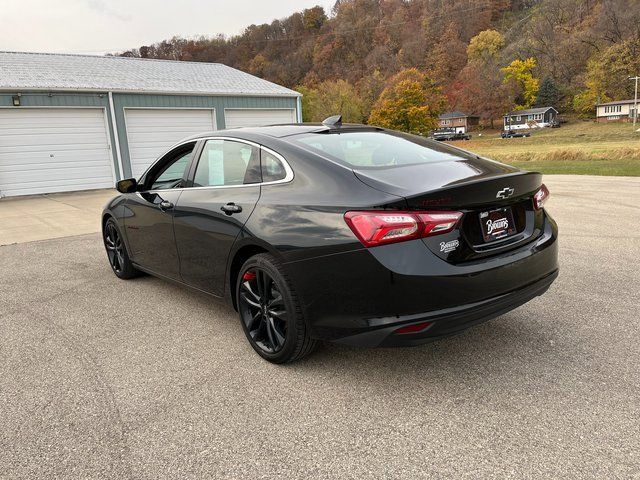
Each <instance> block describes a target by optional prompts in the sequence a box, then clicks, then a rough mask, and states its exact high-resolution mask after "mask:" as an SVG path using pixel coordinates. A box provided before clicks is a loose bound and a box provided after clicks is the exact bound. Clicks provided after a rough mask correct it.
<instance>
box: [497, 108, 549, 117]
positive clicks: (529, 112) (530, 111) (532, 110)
mask: <svg viewBox="0 0 640 480" xmlns="http://www.w3.org/2000/svg"><path fill="white" fill-rule="evenodd" d="M550 108H553V107H540V108H530V109H528V110H515V111H513V112H509V113H507V114H505V115H503V116H504V117H508V116H509V115H512V116H513V115H521V116H522V115H535V114H536V113H544V112H546V111H547V110H549V109H550ZM553 109H554V110H556V109H555V108H553ZM556 112H557V110H556Z"/></svg>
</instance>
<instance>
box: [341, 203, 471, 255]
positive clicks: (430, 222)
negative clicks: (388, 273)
mask: <svg viewBox="0 0 640 480" xmlns="http://www.w3.org/2000/svg"><path fill="white" fill-rule="evenodd" d="M460 217H462V213H461V212H411V211H408V212H406V211H389V210H375V211H365V212H347V213H345V214H344V220H345V222H347V225H349V228H351V230H352V231H353V233H355V235H356V237H358V240H360V241H361V242H362V244H363V245H364V246H365V247H375V246H376V245H383V244H387V243H396V242H404V241H406V240H413V239H416V238H423V237H428V236H431V235H439V234H441V233H447V232H450V231H451V230H453V229H454V228H455V226H456V224H457V223H458V220H460Z"/></svg>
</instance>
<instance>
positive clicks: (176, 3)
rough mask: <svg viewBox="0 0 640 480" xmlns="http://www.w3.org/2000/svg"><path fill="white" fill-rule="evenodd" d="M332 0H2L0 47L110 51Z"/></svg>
mask: <svg viewBox="0 0 640 480" xmlns="http://www.w3.org/2000/svg"><path fill="white" fill-rule="evenodd" d="M334 3H335V1H334V0H258V1H256V0H254V1H250V0H226V1H223V0H172V1H163V0H0V51H1V50H8V51H25V52H52V53H78V54H104V53H114V52H119V51H124V50H128V49H131V48H136V47H140V46H141V45H149V44H151V43H154V42H158V41H160V40H164V39H166V38H171V37H173V36H175V35H180V36H185V37H191V36H198V35H214V34H218V33H224V34H227V35H233V34H237V33H240V32H241V31H242V29H243V28H244V27H246V26H248V25H251V24H252V23H255V24H260V23H270V22H271V20H273V19H275V18H282V17H286V16H288V15H290V14H291V13H293V12H295V11H299V10H302V9H304V8H309V7H312V6H314V5H321V6H323V7H324V8H325V10H326V11H327V13H328V12H329V11H330V9H331V7H332V6H333V4H334Z"/></svg>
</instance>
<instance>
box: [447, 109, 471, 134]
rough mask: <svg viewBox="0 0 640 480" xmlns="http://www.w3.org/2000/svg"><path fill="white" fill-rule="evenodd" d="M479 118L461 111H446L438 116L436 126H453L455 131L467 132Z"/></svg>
mask: <svg viewBox="0 0 640 480" xmlns="http://www.w3.org/2000/svg"><path fill="white" fill-rule="evenodd" d="M479 120H480V118H479V117H477V116H475V115H469V114H467V113H462V112H447V113H443V114H442V115H440V116H439V117H438V128H453V129H455V132H456V133H467V132H468V131H469V130H471V127H473V126H476V125H478V122H479Z"/></svg>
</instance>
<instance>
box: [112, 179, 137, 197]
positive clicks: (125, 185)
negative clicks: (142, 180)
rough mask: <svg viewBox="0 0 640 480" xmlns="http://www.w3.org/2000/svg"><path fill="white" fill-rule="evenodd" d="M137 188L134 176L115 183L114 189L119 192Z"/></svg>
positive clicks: (128, 191)
mask: <svg viewBox="0 0 640 480" xmlns="http://www.w3.org/2000/svg"><path fill="white" fill-rule="evenodd" d="M137 189H138V182H137V181H136V179H135V178H125V179H124V180H120V181H119V182H118V183H116V190H118V191H119V192H120V193H132V192H135V191H136V190H137Z"/></svg>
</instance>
